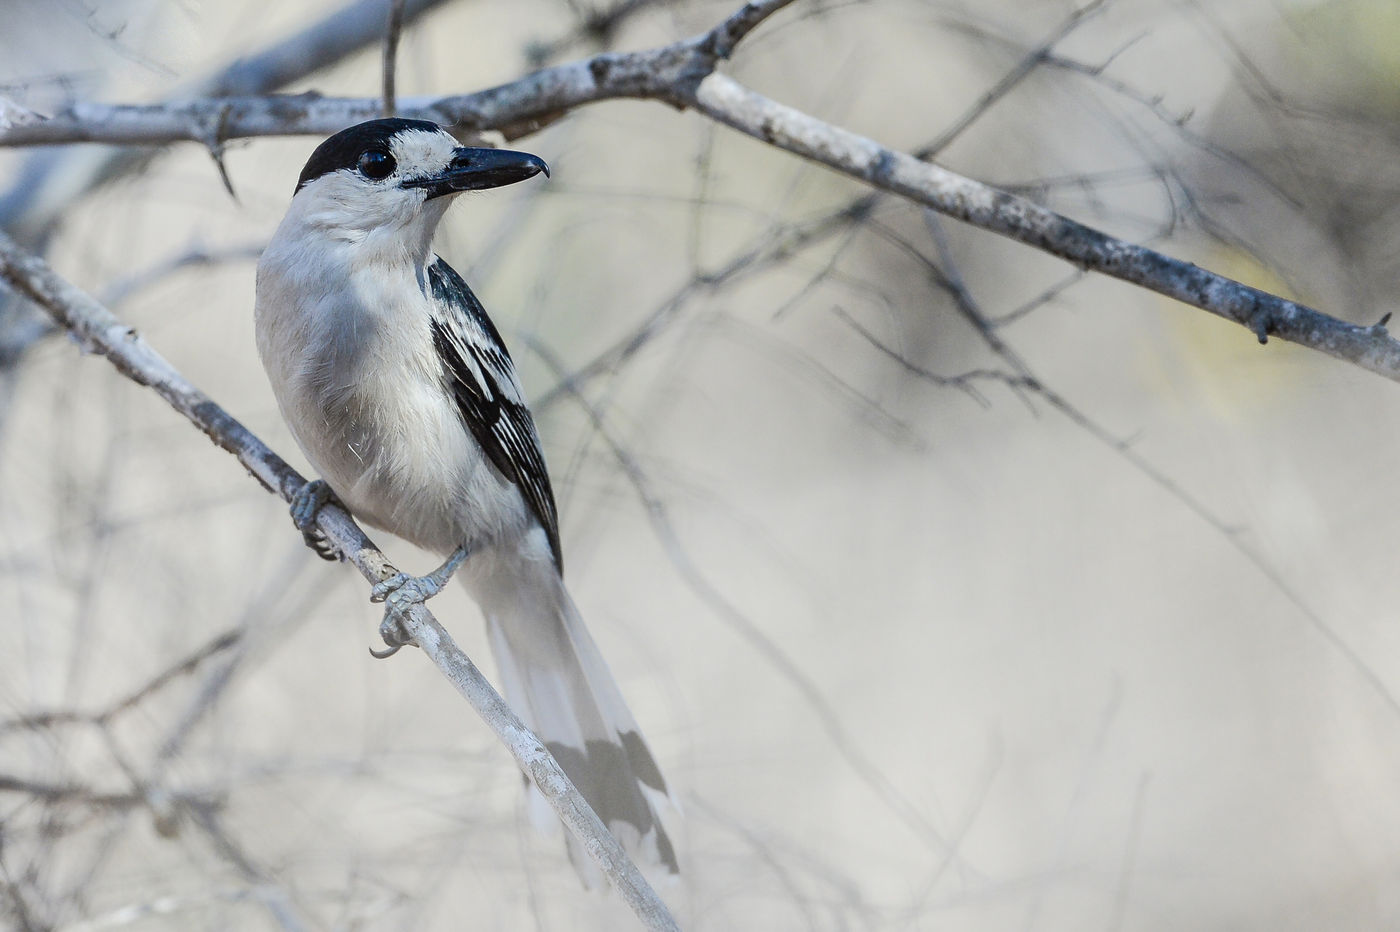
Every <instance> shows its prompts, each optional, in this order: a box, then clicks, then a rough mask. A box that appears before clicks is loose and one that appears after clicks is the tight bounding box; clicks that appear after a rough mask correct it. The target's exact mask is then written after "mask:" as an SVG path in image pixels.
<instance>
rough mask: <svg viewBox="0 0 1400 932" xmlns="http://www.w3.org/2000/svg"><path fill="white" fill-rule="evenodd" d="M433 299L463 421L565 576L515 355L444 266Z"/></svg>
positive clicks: (438, 265) (434, 268) (439, 266)
mask: <svg viewBox="0 0 1400 932" xmlns="http://www.w3.org/2000/svg"><path fill="white" fill-rule="evenodd" d="M428 292H429V296H430V297H431V298H432V299H433V303H434V305H435V308H434V310H435V311H436V313H435V314H434V315H433V321H432V328H433V346H434V347H435V348H436V349H437V354H438V358H439V359H441V360H442V367H443V372H444V374H445V375H446V377H447V381H448V384H449V385H450V386H451V388H452V393H453V395H454V396H455V397H456V399H457V407H458V410H460V411H461V414H462V420H463V421H464V422H465V423H466V425H467V428H468V429H469V430H471V433H472V436H473V437H475V438H476V442H477V443H479V444H481V447H482V449H483V450H485V451H486V456H487V458H488V459H489V460H490V461H491V463H492V465H494V466H495V467H496V468H497V469H498V470H500V472H501V474H502V475H503V476H505V477H506V478H507V479H509V480H510V481H511V482H514V483H515V484H516V485H517V486H518V487H519V488H520V494H521V495H522V496H524V498H525V501H526V503H527V504H528V505H529V506H530V510H531V511H532V512H534V514H535V517H536V518H538V519H539V522H540V524H541V525H542V526H543V527H544V530H545V533H546V534H548V535H549V546H550V550H551V551H553V554H554V564H555V566H557V567H558V568H559V570H560V572H563V568H564V561H563V557H562V555H561V553H560V550H559V515H558V512H557V511H556V510H555V507H554V492H553V490H552V489H551V488H550V486H549V473H548V471H546V469H545V465H544V454H543V453H542V452H541V451H540V438H539V434H537V433H536V432H535V421H534V418H532V417H531V416H530V409H529V408H527V407H526V406H525V399H524V397H523V395H522V393H521V391H520V382H519V381H518V380H517V379H516V377H515V365H514V364H513V363H512V362H511V360H510V353H509V352H508V351H507V350H506V345H505V343H504V342H502V340H501V335H500V334H499V333H497V332H496V326H495V325H494V324H493V323H491V318H489V317H487V316H486V309H485V308H483V307H482V306H481V302H480V301H478V300H477V299H476V295H474V294H472V292H471V289H470V288H468V287H467V283H466V282H464V281H463V280H462V276H460V275H458V274H457V273H456V271H454V270H453V268H452V266H450V265H448V264H447V263H446V262H443V261H442V259H441V258H435V259H434V261H433V263H432V265H430V266H428Z"/></svg>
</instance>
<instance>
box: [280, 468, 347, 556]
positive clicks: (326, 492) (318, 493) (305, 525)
mask: <svg viewBox="0 0 1400 932" xmlns="http://www.w3.org/2000/svg"><path fill="white" fill-rule="evenodd" d="M334 499H335V493H334V492H332V491H331V487H330V486H328V485H326V482H325V480H324V479H312V480H311V481H310V482H308V483H306V485H304V486H302V487H301V488H300V489H299V490H297V493H296V494H295V495H293V496H292V507H291V511H292V523H293V524H295V525H296V526H297V530H299V531H301V536H302V539H303V540H305V541H306V546H308V547H310V548H311V549H312V550H314V551H316V555H317V556H318V557H320V558H321V559H322V560H330V561H332V562H334V561H337V560H339V559H340V551H339V550H337V549H336V546H335V544H333V543H331V542H330V541H329V540H328V539H327V538H326V535H324V534H322V533H321V532H320V530H319V529H318V528H317V527H316V513H317V512H318V511H320V510H321V506H322V505H324V504H326V503H327V502H329V501H333V500H334Z"/></svg>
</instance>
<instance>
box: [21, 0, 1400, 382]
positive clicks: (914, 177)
mask: <svg viewBox="0 0 1400 932" xmlns="http://www.w3.org/2000/svg"><path fill="white" fill-rule="evenodd" d="M789 2H791V0H768V2H764V3H750V4H746V5H745V6H744V7H743V8H741V9H740V10H739V11H738V12H737V13H735V14H734V15H732V16H730V17H729V18H728V19H727V20H725V21H724V22H723V23H721V24H720V25H719V26H717V27H715V28H714V29H713V30H710V31H709V32H706V33H704V34H702V35H700V36H696V37H693V38H690V39H686V40H684V41H681V42H677V43H673V44H671V45H668V46H663V47H661V48H657V49H652V50H649V51H641V52H623V53H607V54H602V55H596V56H594V57H592V58H589V59H586V60H583V61H578V62H573V63H570V64H566V65H559V66H556V67H553V68H546V69H543V70H541V71H537V72H535V73H534V74H532V75H529V76H527V77H524V78H521V79H520V80H518V81H513V82H511V83H509V84H503V85H500V86H498V87H494V88H490V89H487V90H484V91H479V92H477V93H474V94H465V95H459V96H452V97H441V98H438V99H436V100H415V101H413V102H412V103H408V102H406V106H405V107H404V109H403V113H404V115H405V116H411V117H415V118H419V119H428V120H433V121H435V122H438V123H442V124H445V125H449V126H453V127H457V128H458V129H461V130H469V131H482V130H488V129H495V130H500V131H501V132H502V133H504V135H505V136H506V137H507V138H508V139H509V138H514V137H516V136H518V135H522V134H525V133H528V132H533V131H534V129H536V128H537V127H538V126H539V125H540V124H541V123H542V122H548V121H549V120H552V119H554V118H556V117H557V116H558V114H560V113H561V112H564V111H567V110H570V109H572V108H574V107H578V106H581V105H584V104H588V103H593V102H595V101H600V100H608V99H613V98H622V97H627V98H638V99H647V100H659V101H663V102H666V103H670V104H672V105H674V106H677V107H681V108H685V107H693V108H694V109H696V110H699V111H700V112H701V113H704V114H705V115H707V116H709V117H711V118H712V119H714V120H717V121H719V122H721V123H724V124H725V125H727V126H730V127H732V128H734V129H737V130H739V131H740V132H742V133H746V134H747V135H750V136H753V137H754V138H756V139H760V140H763V141H764V142H766V143H768V144H770V145H773V146H776V147H778V148H780V149H784V150H786V151H788V152H792V153H794V154H796V155H800V156H802V157H803V158H807V159H811V160H813V161H815V162H819V163H821V164H822V165H825V166H827V167H828V168H831V169H834V170H835V171H838V172H840V173H842V174H845V175H849V176H851V177H853V178H856V179H859V180H861V181H864V182H866V183H867V184H870V185H872V186H874V187H877V188H881V189H883V190H886V191H889V192H892V193H894V194H898V195H900V196H902V197H905V198H907V199H909V200H911V201H914V202H916V203H919V204H923V205H925V206H927V207H931V208H933V209H934V210H937V211H939V212H940V213H944V214H947V215H948V216H951V217H954V218H956V219H959V220H963V221H965V222H967V223H970V224H972V225H973V226H977V227H980V228H982V229H985V230H989V231H991V232H993V233H998V234H1000V235H1002V236H1006V237H1008V238H1010V239H1014V240H1016V241H1018V242H1021V243H1024V244H1026V245H1028V246H1032V247H1034V248H1036V249H1039V250H1041V251H1043V252H1047V253H1049V254H1051V255H1053V256H1057V257H1059V258H1061V259H1064V260H1065V261H1067V262H1070V263H1073V264H1074V265H1076V266H1078V267H1079V268H1081V269H1085V270H1088V271H1094V272H1100V273H1102V274H1104V275H1109V276H1111V277H1114V278H1119V279H1122V280H1123V281H1126V282H1129V283H1131V284H1134V285H1138V286H1141V287H1143V288H1147V289H1149V290H1151V291H1155V292H1157V293H1159V294H1163V295H1166V296H1167V297H1170V298H1175V299H1176V300H1178V301H1182V302H1184V303H1186V304H1190V305H1192V306H1194V307H1198V308H1200V309H1202V310H1205V311H1209V312H1210V313H1212V314H1216V315H1217V316H1220V317H1223V318H1225V319H1226V320H1230V321H1234V322H1235V323H1237V324H1240V325H1241V326H1243V327H1246V328H1247V329H1249V330H1250V331H1251V332H1252V333H1254V334H1255V335H1256V336H1257V337H1258V338H1259V341H1260V342H1261V343H1262V342H1266V341H1267V339H1268V337H1269V336H1271V335H1272V336H1278V337H1281V338H1283V339H1285V340H1288V341H1290V342H1293V343H1297V344H1299V345H1302V346H1307V347H1309V348H1311V349H1315V350H1318V351H1320V352H1323V353H1326V354H1327V355H1329V356H1334V357H1336V358H1338V359H1342V360H1345V361H1347V362H1351V363H1355V364H1356V365H1359V366H1361V367H1363V368H1365V369H1369V370H1371V371H1372V372H1375V373H1378V374H1380V375H1383V376H1385V377H1387V378H1389V379H1392V380H1395V381H1400V341H1397V340H1395V339H1394V338H1392V337H1391V336H1390V335H1389V334H1388V333H1387V331H1386V329H1385V326H1384V325H1385V323H1386V320H1388V319H1389V318H1388V316H1387V318H1386V319H1384V320H1381V321H1380V322H1379V323H1376V324H1374V325H1371V326H1369V327H1367V326H1360V325H1357V324H1353V323H1349V322H1347V321H1344V320H1341V319H1338V318H1335V317H1331V316H1329V315H1327V314H1324V313H1322V312H1320V311H1317V310H1314V309H1313V308H1310V307H1306V306H1304V305H1301V304H1297V303H1295V302H1293V301H1288V300H1285V299H1284V298H1281V297H1279V296H1277V295H1273V294H1270V293H1268V292H1265V291H1261V290H1259V289H1257V288H1252V287H1250V286H1248V285H1244V284H1242V283H1240V282H1237V281H1234V280H1232V279H1229V278H1226V277H1224V276H1222V275H1217V274H1215V273H1213V272H1209V271H1207V270H1205V269H1202V268H1200V267H1198V266H1196V265H1194V264H1192V263H1189V262H1183V261H1181V260H1178V259H1173V258H1171V257H1169V256H1166V255H1164V254H1162V253H1159V252H1157V251H1155V250H1152V249H1148V248H1146V247H1144V246H1138V245H1134V244H1132V243H1129V242H1126V241H1124V240H1120V239H1117V238H1115V237H1112V236H1109V235H1107V234H1106V233H1102V232H1100V231H1099V230H1096V229H1094V228H1092V227H1089V226H1087V225H1085V224H1082V223H1079V222H1077V221H1075V220H1071V219H1069V218H1068V217H1064V216H1062V215H1060V214H1057V213H1055V212H1054V211H1052V210H1049V209H1047V208H1045V207H1041V206H1040V205H1038V204H1035V203H1032V202H1031V201H1028V200H1026V199H1024V198H1020V197H1017V196H1015V195H1013V194H1010V193H1008V192H1006V191H1002V190H998V189H997V188H994V187H991V186H989V185H986V184H982V183H981V182H978V181H975V180H973V179H971V178H967V177H965V176H963V175H959V174H957V173H955V172H952V171H949V170H947V169H945V168H942V167H939V166H937V165H933V164H930V163H928V162H926V161H922V160H920V159H919V158H916V157H915V156H913V155H909V154H906V153H903V152H898V151H896V150H893V149H889V148H887V147H885V146H883V145H881V144H879V143H878V142H875V141H874V140H872V139H868V138H866V137H864V136H860V135H857V134H856V133H852V132H850V131H848V130H845V129H842V128H840V127H837V126H833V125H831V124H829V123H825V122H823V121H821V120H818V119H816V118H815V117H812V116H809V115H807V114H805V113H802V112H801V111H798V110H795V109H793V108H791V107H788V106H785V105H783V104H780V103H778V102H776V101H773V100H770V99H768V98H766V97H763V96H762V95H760V94H757V93H755V92H754V91H752V90H750V89H748V88H747V87H744V86H743V85H741V84H739V83H738V82H737V81H735V80H733V79H732V78H729V77H727V76H725V75H723V74H720V73H718V72H716V71H715V67H716V65H717V64H718V63H719V61H720V60H721V59H723V58H725V57H727V56H728V55H729V54H731V53H732V52H733V50H734V47H735V45H736V43H737V42H739V41H740V40H741V39H742V38H743V37H744V36H746V35H748V34H749V33H750V32H751V31H752V30H753V29H754V28H755V27H756V26H757V25H758V24H759V23H761V22H762V21H763V20H764V19H765V18H766V17H768V16H769V15H771V14H772V13H774V12H776V11H777V10H779V9H781V8H782V7H784V6H786V5H787V4H788V3H789ZM1091 6H1092V5H1091ZM379 103H380V102H379V101H377V100H372V99H364V98H361V99H355V98H326V97H319V96H315V95H302V96H299V97H241V98H221V99H203V100H192V101H188V102H185V103H181V104H174V105H156V106H149V107H139V106H138V107H133V106H107V105H99V104H83V105H79V106H77V107H75V108H74V109H73V110H71V111H70V112H68V113H66V114H60V115H58V116H56V117H54V118H52V119H50V120H47V121H44V122H40V123H33V124H26V125H21V126H15V127H12V128H10V129H8V130H5V131H4V132H0V145H34V144H46V143H52V142H73V141H84V140H85V141H102V142H127V143H133V142H145V143H152V142H170V141H175V140H180V139H194V140H201V141H203V140H207V139H208V138H210V132H211V126H213V125H215V121H217V125H218V127H219V133H220V134H221V135H220V138H229V137H233V136H263V135H287V134H297V133H314V134H327V133H331V132H335V131H336V130H339V129H342V128H343V127H345V126H348V125H350V124H352V123H355V122H359V121H361V120H366V119H371V118H373V117H374V116H375V115H376V113H377V112H378V108H379Z"/></svg>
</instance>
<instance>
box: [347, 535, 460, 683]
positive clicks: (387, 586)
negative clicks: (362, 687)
mask: <svg viewBox="0 0 1400 932" xmlns="http://www.w3.org/2000/svg"><path fill="white" fill-rule="evenodd" d="M466 558H467V549H466V548H465V547H459V548H457V549H456V550H455V551H453V553H452V555H451V556H450V557H448V558H447V562H446V563H444V564H443V565H442V566H439V567H438V568H437V569H435V570H433V571H432V572H431V573H429V574H428V575H427V576H410V575H408V574H407V573H395V574H394V575H393V576H390V577H389V578H388V579H382V580H380V581H379V582H377V583H375V584H374V588H372V589H370V591H369V600H370V601H371V602H383V603H384V620H383V621H381V622H380V623H379V636H380V637H381V638H383V639H384V643H385V644H387V645H389V646H388V648H387V649H385V650H374V649H373V648H371V649H370V653H371V654H373V655H374V656H375V657H378V658H379V659H381V660H382V659H383V658H385V657H392V656H393V655H394V654H396V653H398V651H399V648H400V647H403V646H404V645H405V644H412V643H413V637H412V636H411V635H410V634H409V633H408V631H407V629H406V628H405V627H404V620H405V619H407V618H408V613H409V612H410V611H412V610H413V606H415V605H422V604H423V603H424V602H426V601H428V600H429V599H431V598H432V597H433V596H435V595H437V594H438V593H439V592H441V591H442V589H443V587H444V586H446V585H447V581H448V580H449V579H451V578H452V574H453V573H455V572H456V571H457V567H459V566H461V565H462V562H463V561H464V560H466Z"/></svg>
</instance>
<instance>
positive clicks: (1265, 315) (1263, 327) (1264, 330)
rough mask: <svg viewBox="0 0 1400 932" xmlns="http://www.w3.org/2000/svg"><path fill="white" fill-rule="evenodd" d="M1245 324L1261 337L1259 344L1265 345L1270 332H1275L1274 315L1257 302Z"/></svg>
mask: <svg viewBox="0 0 1400 932" xmlns="http://www.w3.org/2000/svg"><path fill="white" fill-rule="evenodd" d="M1244 324H1245V326H1246V327H1248V328H1249V329H1250V332H1252V333H1253V334H1254V335H1255V336H1256V337H1258V338H1259V344H1260V345H1261V346H1263V345H1265V344H1267V343H1268V342H1269V334H1271V333H1273V332H1274V315H1273V314H1272V313H1271V312H1270V311H1269V310H1267V309H1266V308H1262V307H1260V306H1259V305H1258V303H1257V302H1256V303H1255V306H1254V309H1253V310H1251V311H1250V312H1249V316H1248V317H1247V318H1246V319H1245V321H1244Z"/></svg>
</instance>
